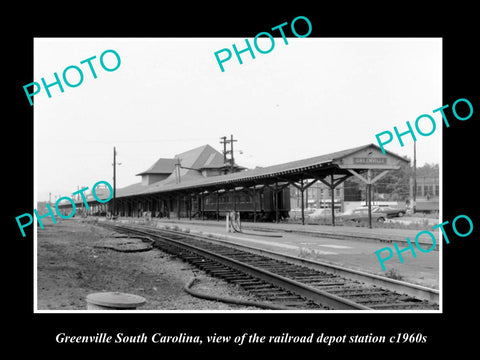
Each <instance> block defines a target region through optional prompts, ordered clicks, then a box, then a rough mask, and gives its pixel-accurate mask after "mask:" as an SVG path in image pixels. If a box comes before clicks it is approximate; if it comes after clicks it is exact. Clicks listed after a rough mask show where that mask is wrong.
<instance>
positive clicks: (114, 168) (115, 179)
mask: <svg viewBox="0 0 480 360" xmlns="http://www.w3.org/2000/svg"><path fill="white" fill-rule="evenodd" d="M112 165H113V203H112V207H113V209H112V216H116V215H117V208H116V206H115V200H116V197H117V196H116V189H117V176H116V170H117V165H122V163H117V150H116V149H115V146H114V147H113V164H112Z"/></svg>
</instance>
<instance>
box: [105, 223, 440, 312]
mask: <svg viewBox="0 0 480 360" xmlns="http://www.w3.org/2000/svg"><path fill="white" fill-rule="evenodd" d="M101 225H102V226H106V227H109V228H111V229H112V230H115V231H118V232H122V233H126V234H133V235H142V236H146V237H149V238H150V239H151V240H152V241H153V243H154V246H155V247H157V248H159V249H160V250H162V251H165V252H167V253H170V254H172V255H175V256H177V257H179V258H181V259H182V260H184V261H187V262H189V263H191V264H193V265H194V266H196V267H198V268H200V269H202V270H204V271H206V272H207V273H209V274H211V275H212V276H215V277H219V278H222V279H224V280H226V281H228V282H231V283H233V284H237V285H238V286H240V287H242V288H243V289H245V290H247V291H248V292H249V293H251V294H252V295H254V296H255V297H258V298H259V299H260V300H262V301H268V302H272V303H274V304H275V305H276V306H278V307H279V308H283V309H304V310H332V309H333V310H337V309H338V310H371V309H373V310H436V309H438V304H437V303H436V302H435V301H432V300H430V299H425V296H415V294H417V293H419V287H418V286H413V285H412V289H409V288H408V287H409V286H408V285H406V284H405V283H401V282H398V281H397V282H395V281H390V283H392V284H393V285H392V287H391V288H389V287H390V286H386V285H385V284H387V283H385V281H384V280H381V279H378V278H379V277H378V276H377V277H376V276H375V275H371V279H370V278H369V276H368V275H366V274H362V273H359V272H356V271H351V270H348V269H343V268H340V267H334V266H332V267H331V268H326V269H319V268H312V266H307V262H305V261H304V260H303V262H302V260H301V259H292V257H288V256H284V255H280V254H274V256H273V254H265V252H264V254H261V253H258V251H254V250H253V249H250V250H249V249H248V248H247V247H245V246H242V247H241V248H239V247H238V246H237V247H232V246H231V245H230V244H228V245H227V244H221V243H219V242H218V241H214V240H211V239H205V238H202V237H200V236H196V235H192V234H188V233H183V232H175V231H171V230H162V229H157V228H150V227H146V226H143V227H140V226H131V225H130V226H126V225H119V224H112V223H102V224H101ZM293 260H295V261H293ZM332 269H333V270H332ZM359 274H360V275H359ZM370 280H371V281H370ZM382 281H383V282H382ZM377 283H378V284H381V285H376V284H377ZM390 283H388V284H390ZM382 285H383V286H382ZM395 285H397V286H395ZM392 289H393V290H392ZM429 296H430V295H428V296H427V298H428V297H429Z"/></svg>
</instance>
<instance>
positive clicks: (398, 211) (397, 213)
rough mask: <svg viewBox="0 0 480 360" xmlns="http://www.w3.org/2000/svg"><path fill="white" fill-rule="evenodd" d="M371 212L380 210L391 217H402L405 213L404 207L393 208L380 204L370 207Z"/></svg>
mask: <svg viewBox="0 0 480 360" xmlns="http://www.w3.org/2000/svg"><path fill="white" fill-rule="evenodd" d="M372 212H381V213H385V214H387V216H388V217H389V218H392V217H402V216H403V215H405V214H406V213H407V209H406V208H394V207H390V206H382V207H375V209H373V208H372Z"/></svg>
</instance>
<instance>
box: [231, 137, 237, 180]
mask: <svg viewBox="0 0 480 360" xmlns="http://www.w3.org/2000/svg"><path fill="white" fill-rule="evenodd" d="M234 141H237V140H233V135H230V173H233V165H235V160H234V159H233V142H234Z"/></svg>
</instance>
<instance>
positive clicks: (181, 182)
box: [61, 144, 408, 224]
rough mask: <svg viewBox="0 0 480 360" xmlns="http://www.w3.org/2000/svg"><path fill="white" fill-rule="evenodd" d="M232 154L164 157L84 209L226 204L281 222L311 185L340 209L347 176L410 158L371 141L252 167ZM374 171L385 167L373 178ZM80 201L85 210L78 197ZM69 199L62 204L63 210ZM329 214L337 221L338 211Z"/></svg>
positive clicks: (129, 212) (208, 209) (201, 209)
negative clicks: (228, 156)
mask: <svg viewBox="0 0 480 360" xmlns="http://www.w3.org/2000/svg"><path fill="white" fill-rule="evenodd" d="M227 160H228V159H226V157H225V156H224V154H222V153H220V152H219V151H217V150H215V149H214V148H213V147H212V146H210V145H203V146H200V147H197V148H194V149H191V150H188V151H186V152H184V153H181V154H178V155H176V156H174V157H173V158H159V159H158V160H157V161H156V162H155V163H154V164H152V166H150V167H149V168H148V169H145V170H144V171H141V172H140V173H138V174H137V175H138V176H140V181H139V182H137V183H135V184H132V185H129V186H127V187H124V188H119V189H116V191H115V197H114V198H113V199H112V200H110V201H109V202H108V203H106V204H99V203H97V202H95V200H94V199H93V200H92V199H91V198H87V200H88V204H89V207H90V209H89V210H88V211H86V214H92V215H105V214H114V215H115V216H121V217H123V216H125V217H141V216H148V217H168V218H189V219H191V218H197V219H198V218H199V219H219V217H222V216H224V215H225V214H226V212H228V211H237V212H240V214H241V217H242V219H252V220H253V221H257V220H269V221H276V222H278V221H280V220H281V219H282V218H287V217H289V212H290V210H291V209H293V208H299V209H300V211H299V217H301V219H302V223H304V218H305V216H304V210H305V209H306V208H307V207H308V204H307V201H308V202H310V201H311V200H309V199H308V196H307V191H308V190H309V189H311V191H312V190H313V191H315V192H317V193H320V194H322V195H321V196H322V198H321V201H320V204H321V205H322V207H330V206H331V204H335V209H336V210H337V207H338V204H341V203H342V199H343V188H342V184H343V182H344V181H345V180H347V179H348V178H350V177H352V176H355V177H357V178H359V179H361V180H362V181H363V182H364V183H365V184H366V187H367V188H368V187H369V184H370V185H371V184H373V183H374V182H375V181H377V180H378V179H380V178H381V177H383V175H385V174H386V173H387V172H388V171H391V170H396V169H399V168H400V165H401V164H402V163H408V161H407V160H405V159H404V158H402V157H401V156H399V155H396V154H394V153H391V152H387V153H386V154H385V155H384V154H382V152H381V150H380V148H379V147H378V146H376V145H374V144H368V145H364V146H359V147H355V148H351V149H346V150H342V151H337V152H334V153H330V154H325V155H320V156H316V157H312V158H308V159H302V160H297V161H292V162H288V163H284V164H278V165H272V166H267V167H257V168H255V169H246V168H244V167H242V166H239V165H237V164H235V163H233V164H231V163H229V162H228V161H227ZM370 170H380V171H381V173H380V174H379V175H377V176H375V177H373V178H372V176H371V171H370ZM319 184H320V186H319ZM370 188H371V186H370ZM323 189H325V191H323ZM370 193H371V191H370ZM292 194H293V195H294V197H292ZM298 195H299V196H298ZM310 199H311V198H310ZM315 201H319V200H317V199H316V200H315ZM76 204H78V206H77V209H82V201H81V199H78V200H76ZM68 206H69V204H62V205H61V207H65V210H67V208H68ZM331 217H332V224H335V215H334V213H332V216H331Z"/></svg>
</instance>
